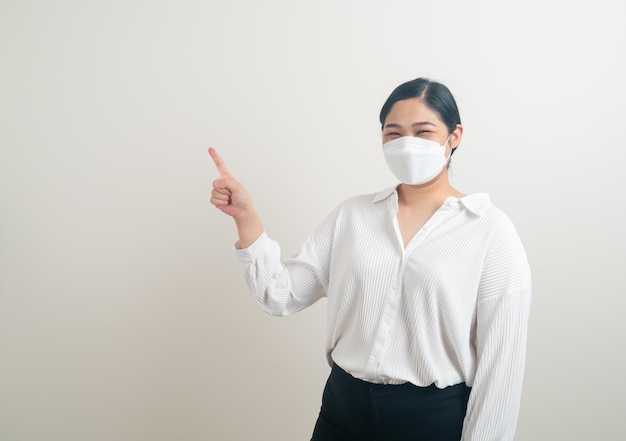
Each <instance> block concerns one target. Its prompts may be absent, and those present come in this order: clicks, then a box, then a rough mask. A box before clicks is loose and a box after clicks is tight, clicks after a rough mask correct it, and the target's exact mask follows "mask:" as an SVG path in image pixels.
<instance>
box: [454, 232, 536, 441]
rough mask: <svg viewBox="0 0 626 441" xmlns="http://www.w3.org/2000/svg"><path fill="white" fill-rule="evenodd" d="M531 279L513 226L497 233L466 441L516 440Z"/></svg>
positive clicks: (483, 296) (479, 310)
mask: <svg viewBox="0 0 626 441" xmlns="http://www.w3.org/2000/svg"><path fill="white" fill-rule="evenodd" d="M530 301H531V277H530V270H529V267H528V262H527V259H526V254H525V252H524V249H523V247H522V244H521V242H520V240H519V238H518V236H517V233H516V231H515V229H514V227H513V225H512V224H511V223H510V222H504V223H503V224H502V225H501V228H499V229H498V230H497V231H495V232H494V235H493V237H492V243H491V247H490V251H489V253H488V255H487V257H486V260H485V267H484V271H483V276H482V278H481V283H480V288H479V293H478V299H477V305H476V329H475V342H476V347H475V351H476V361H477V366H476V374H475V376H474V381H473V385H472V392H471V394H470V399H469V403H468V408H467V413H466V418H465V422H464V427H463V437H462V441H510V440H513V437H514V435H515V427H516V423H517V416H518V412H519V406H520V399H521V393H522V383H523V377H524V364H525V355H526V339H527V329H528V315H529V310H530Z"/></svg>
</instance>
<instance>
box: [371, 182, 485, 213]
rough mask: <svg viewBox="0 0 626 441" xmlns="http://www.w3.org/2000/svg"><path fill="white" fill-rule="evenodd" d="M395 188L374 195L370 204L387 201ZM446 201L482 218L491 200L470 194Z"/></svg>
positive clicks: (481, 195) (483, 195)
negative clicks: (456, 202)
mask: <svg viewBox="0 0 626 441" xmlns="http://www.w3.org/2000/svg"><path fill="white" fill-rule="evenodd" d="M396 188H397V186H394V187H389V188H386V189H384V190H381V191H379V192H378V193H376V194H375V195H374V197H373V199H372V203H373V204H375V203H377V202H380V201H383V200H385V199H387V198H388V197H389V196H391V195H393V194H397V193H396ZM447 201H458V202H460V203H461V204H462V205H463V206H464V207H465V208H466V209H467V210H469V211H471V212H472V213H474V214H476V215H478V216H482V215H483V214H485V213H486V212H487V211H488V210H489V208H491V205H492V204H491V199H490V198H489V195H488V194H487V193H472V194H468V195H467V196H463V197H462V198H455V197H449V198H448V199H447V200H446V202H447Z"/></svg>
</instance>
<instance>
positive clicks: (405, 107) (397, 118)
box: [385, 98, 443, 125]
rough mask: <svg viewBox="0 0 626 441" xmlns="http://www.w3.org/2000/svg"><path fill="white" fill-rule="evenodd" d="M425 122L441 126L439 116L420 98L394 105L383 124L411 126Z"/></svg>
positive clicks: (409, 99)
mask: <svg viewBox="0 0 626 441" xmlns="http://www.w3.org/2000/svg"><path fill="white" fill-rule="evenodd" d="M425 121H428V122H431V123H433V124H437V125H439V124H443V122H442V121H441V119H440V118H439V115H437V113H436V112H435V111H433V110H432V109H431V108H430V107H429V106H428V104H426V102H425V101H424V100H423V99H422V98H408V99H405V100H400V101H397V102H396V103H394V105H393V106H392V107H391V109H390V110H389V113H388V114H387V118H386V119H385V124H388V123H394V124H413V123H414V122H425Z"/></svg>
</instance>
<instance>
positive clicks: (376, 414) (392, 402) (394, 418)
mask: <svg viewBox="0 0 626 441" xmlns="http://www.w3.org/2000/svg"><path fill="white" fill-rule="evenodd" d="M469 393H470V388H469V387H468V386H466V385H465V384H457V385H454V386H450V387H447V388H445V389H439V388H437V387H436V386H435V385H431V386H428V387H419V386H415V385H413V384H410V383H406V384H400V385H385V384H373V383H368V382H366V381H362V380H359V379H356V378H354V377H352V376H351V375H350V374H348V373H347V372H345V371H343V370H342V369H341V368H340V367H339V366H337V365H334V366H333V368H332V370H331V373H330V376H329V377H328V381H327V382H326V387H325V388H324V394H323V396H322V408H321V410H320V414H319V417H318V419H317V422H316V423H315V429H314V431H313V437H312V438H311V441H459V440H460V439H461V430H462V428H463V419H464V418H465V412H466V410H467V400H468V398H469Z"/></svg>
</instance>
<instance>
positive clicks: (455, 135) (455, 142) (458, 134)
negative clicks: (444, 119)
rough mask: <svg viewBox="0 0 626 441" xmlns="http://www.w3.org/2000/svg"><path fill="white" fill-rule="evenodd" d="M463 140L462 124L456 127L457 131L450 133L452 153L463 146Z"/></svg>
mask: <svg viewBox="0 0 626 441" xmlns="http://www.w3.org/2000/svg"><path fill="white" fill-rule="evenodd" d="M461 138H463V126H462V125H461V124H457V125H456V129H454V130H453V131H452V133H450V148H451V149H452V151H454V150H456V148H457V147H458V146H459V144H461Z"/></svg>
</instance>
